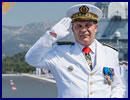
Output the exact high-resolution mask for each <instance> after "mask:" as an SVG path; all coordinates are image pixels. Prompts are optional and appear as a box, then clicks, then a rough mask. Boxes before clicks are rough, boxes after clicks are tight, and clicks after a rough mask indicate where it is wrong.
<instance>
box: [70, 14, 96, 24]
mask: <svg viewBox="0 0 130 100" xmlns="http://www.w3.org/2000/svg"><path fill="white" fill-rule="evenodd" d="M71 19H72V21H74V20H76V19H82V20H94V21H96V22H98V16H97V15H95V14H93V13H89V12H88V13H86V14H83V13H81V12H78V13H75V14H73V15H72V16H71Z"/></svg>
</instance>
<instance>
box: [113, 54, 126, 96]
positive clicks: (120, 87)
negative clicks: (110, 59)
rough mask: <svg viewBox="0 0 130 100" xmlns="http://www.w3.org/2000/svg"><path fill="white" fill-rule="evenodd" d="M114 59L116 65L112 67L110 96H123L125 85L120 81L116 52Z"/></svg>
mask: <svg viewBox="0 0 130 100" xmlns="http://www.w3.org/2000/svg"><path fill="white" fill-rule="evenodd" d="M115 61H116V66H115V68H114V72H115V75H114V80H113V82H112V87H111V98H123V97H124V95H125V91H126V87H125V85H124V83H123V82H122V79H121V76H120V70H119V61H118V54H117V56H116V57H115Z"/></svg>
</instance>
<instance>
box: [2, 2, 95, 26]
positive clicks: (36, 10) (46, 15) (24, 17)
mask: <svg viewBox="0 0 130 100" xmlns="http://www.w3.org/2000/svg"><path fill="white" fill-rule="evenodd" d="M79 3H86V2H16V3H15V5H14V6H13V7H12V8H11V9H10V10H9V11H8V12H7V13H6V14H3V15H2V25H6V26H24V25H26V24H29V23H38V22H43V21H57V20H60V19H62V18H63V17H65V16H66V12H67V10H68V9H69V8H70V7H71V6H73V5H75V4H79ZM87 3H89V4H94V2H87Z"/></svg>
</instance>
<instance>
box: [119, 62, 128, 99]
mask: <svg viewBox="0 0 130 100" xmlns="http://www.w3.org/2000/svg"><path fill="white" fill-rule="evenodd" d="M120 73H121V78H122V81H123V83H124V84H125V86H126V93H125V98H128V66H126V65H124V64H123V65H121V66H120Z"/></svg>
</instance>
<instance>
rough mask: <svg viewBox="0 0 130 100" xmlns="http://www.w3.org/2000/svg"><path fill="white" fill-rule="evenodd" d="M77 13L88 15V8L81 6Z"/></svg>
mask: <svg viewBox="0 0 130 100" xmlns="http://www.w3.org/2000/svg"><path fill="white" fill-rule="evenodd" d="M79 11H80V13H82V14H86V13H88V11H89V8H88V7H87V6H81V7H80V8H79Z"/></svg>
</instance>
